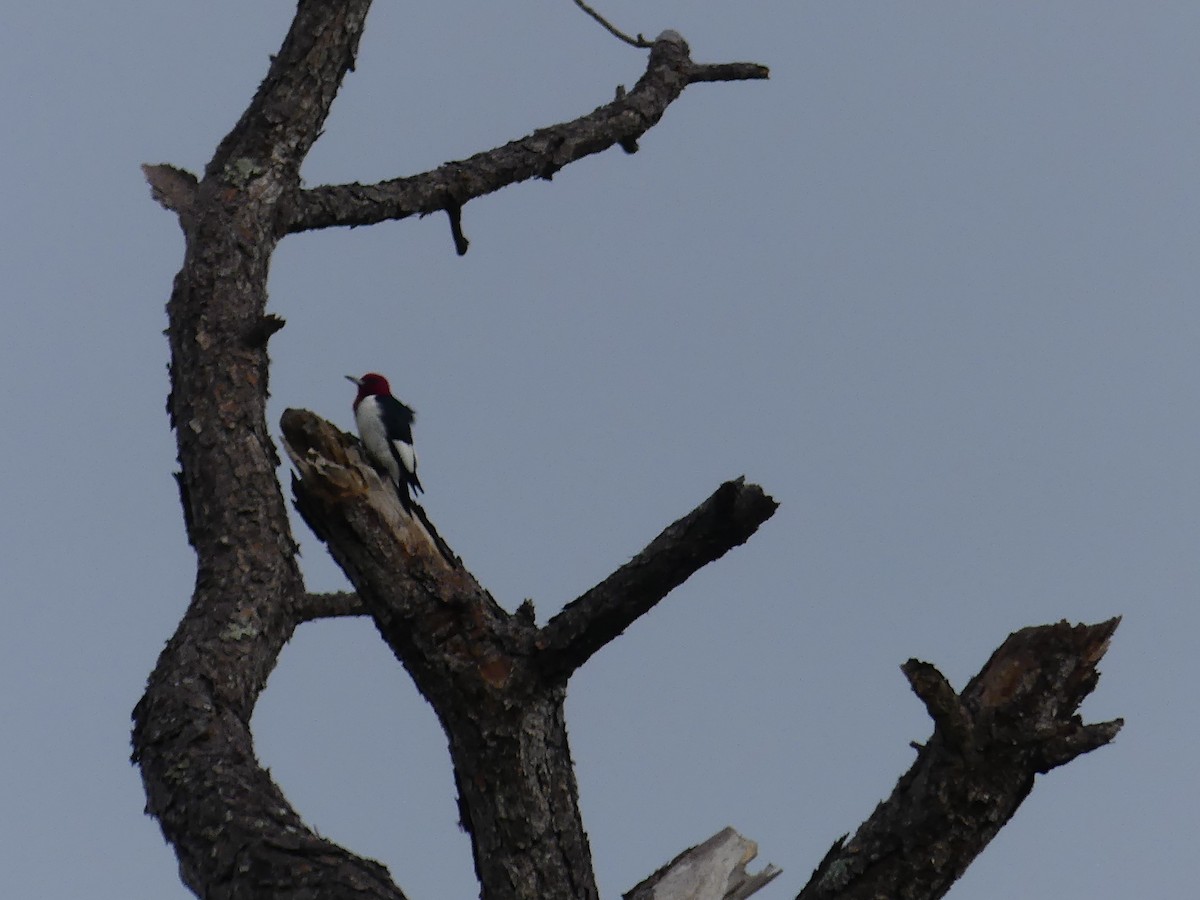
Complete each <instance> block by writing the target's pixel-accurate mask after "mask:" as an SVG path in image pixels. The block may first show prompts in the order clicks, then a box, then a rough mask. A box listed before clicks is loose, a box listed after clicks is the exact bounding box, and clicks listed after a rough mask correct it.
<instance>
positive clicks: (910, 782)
mask: <svg viewBox="0 0 1200 900" xmlns="http://www.w3.org/2000/svg"><path fill="white" fill-rule="evenodd" d="M1119 621H1120V619H1110V620H1109V621H1107V622H1101V623H1100V624H1098V625H1075V626H1072V625H1068V624H1067V623H1066V622H1060V623H1058V624H1057V625H1043V626H1040V627H1037V628H1024V629H1022V630H1021V631H1018V632H1016V633H1015V634H1012V635H1009V638H1008V640H1006V641H1005V642H1004V643H1003V644H1002V645H1001V646H1000V648H999V649H998V650H996V652H995V653H993V654H992V658H991V659H989V660H988V662H987V664H986V665H985V666H984V667H983V669H982V671H980V673H979V674H978V675H976V676H975V677H974V678H973V679H972V680H971V683H970V684H969V685H967V687H966V690H964V691H963V692H962V693H961V694H958V695H956V694H954V692H953V690H952V689H951V688H950V686H949V684H948V683H947V682H946V679H945V678H944V676H942V674H941V673H940V672H938V671H937V669H935V668H934V667H933V666H931V665H929V664H928V663H921V662H917V661H916V660H909V661H908V662H907V663H906V664H905V665H904V667H903V668H904V672H905V675H906V676H907V677H908V679H909V682H910V683H911V685H912V687H913V690H914V691H915V692H916V693H917V695H918V696H919V697H920V698H921V700H922V701H923V702H924V703H925V706H926V708H927V709H928V710H929V712H930V715H931V716H932V717H933V720H934V723H935V724H934V732H933V736H932V737H931V738H930V739H929V741H928V742H927V743H926V744H925V746H923V747H921V748H920V751H919V753H918V754H917V760H916V762H915V763H914V764H913V767H912V768H911V769H910V770H909V771H908V773H907V774H905V775H904V776H903V777H902V778H901V779H900V781H899V783H898V784H897V785H896V789H895V790H894V791H893V792H892V795H891V797H889V798H888V799H887V800H885V801H884V802H883V803H881V804H879V806H878V807H877V808H876V809H875V812H874V813H873V814H872V815H871V817H870V818H869V819H868V820H867V821H866V822H864V823H863V824H862V826H861V827H860V828H859V829H858V831H857V832H856V833H855V835H854V837H852V838H851V839H850V840H849V841H846V840H845V839H844V838H843V839H841V840H839V841H837V842H836V843H835V844H834V845H833V848H832V849H831V850H830V851H829V853H828V854H827V855H826V856H825V859H823V860H822V861H821V864H820V865H819V866H818V867H817V870H816V871H815V872H814V873H813V876H812V879H811V880H810V881H809V883H808V885H807V886H806V887H805V888H804V890H803V891H801V892H800V895H799V897H798V898H797V900H835V898H844V897H900V898H914V900H915V898H921V900H928V898H937V897H941V896H942V895H944V894H945V893H946V891H948V890H949V889H950V886H951V885H952V884H953V883H954V882H955V880H956V879H957V878H958V877H959V876H960V875H962V873H963V872H964V871H966V868H967V866H968V865H969V864H970V863H971V861H972V860H973V859H974V858H975V857H976V856H978V855H979V853H980V852H981V851H982V850H983V848H984V847H985V846H987V843H988V842H989V841H990V840H991V839H992V838H993V837H994V836H995V835H996V833H997V832H998V831H999V830H1000V829H1001V828H1002V827H1003V826H1004V825H1005V824H1006V823H1007V822H1008V820H1009V819H1011V818H1012V816H1013V814H1014V813H1015V812H1016V811H1017V807H1019V806H1020V805H1021V802H1022V801H1023V800H1024V799H1025V797H1026V796H1027V795H1028V794H1029V792H1030V790H1032V788H1033V781H1034V777H1035V776H1036V775H1038V774H1041V773H1044V772H1048V771H1050V770H1051V769H1053V768H1055V767H1056V766H1060V765H1063V764H1064V763H1066V762H1069V761H1070V760H1071V759H1074V758H1075V757H1076V756H1079V755H1080V754H1081V753H1086V752H1087V751H1089V750H1093V749H1095V748H1097V747H1100V746H1103V745H1104V744H1107V743H1108V742H1109V741H1111V740H1112V739H1113V738H1114V737H1116V735H1117V732H1118V731H1120V729H1121V725H1122V722H1121V720H1120V719H1114V720H1113V721H1111V722H1103V723H1099V724H1094V725H1084V724H1083V723H1082V722H1081V721H1080V718H1079V716H1078V715H1077V713H1076V710H1077V709H1078V708H1079V704H1080V703H1082V702H1083V699H1084V698H1085V697H1086V696H1087V695H1088V694H1089V693H1091V691H1092V690H1093V689H1094V688H1095V686H1096V682H1097V679H1098V678H1099V674H1098V673H1097V671H1096V664H1097V663H1098V662H1099V661H1100V659H1101V657H1102V656H1103V655H1104V651H1105V650H1106V649H1107V647H1108V640H1109V638H1110V637H1111V636H1112V633H1113V631H1114V630H1115V629H1116V627H1117V624H1118V622H1119Z"/></svg>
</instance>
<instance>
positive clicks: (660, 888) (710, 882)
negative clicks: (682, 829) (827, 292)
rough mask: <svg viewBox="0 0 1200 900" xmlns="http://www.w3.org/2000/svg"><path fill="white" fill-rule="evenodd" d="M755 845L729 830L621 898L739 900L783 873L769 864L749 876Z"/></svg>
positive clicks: (697, 846)
mask: <svg viewBox="0 0 1200 900" xmlns="http://www.w3.org/2000/svg"><path fill="white" fill-rule="evenodd" d="M756 856H758V845H757V844H755V843H754V841H751V840H748V839H747V838H744V837H742V836H741V835H740V834H738V833H737V832H736V831H734V830H733V829H732V828H724V829H722V830H721V831H719V832H717V833H716V834H714V835H713V836H712V837H710V838H709V839H708V840H707V841H705V842H704V843H703V844H698V845H696V846H695V847H690V848H688V849H687V850H684V851H683V852H682V853H681V854H679V855H678V856H677V857H675V858H674V859H673V860H671V861H670V862H669V863H667V864H666V865H665V866H663V867H662V868H661V869H659V870H658V871H657V872H655V873H654V874H653V875H651V876H650V877H649V878H647V879H646V880H645V881H643V882H642V883H641V884H639V885H638V886H637V887H635V888H633V889H632V890H631V891H629V892H628V893H626V894H625V895H624V897H625V900H742V898H745V897H749V896H750V895H751V894H753V893H755V892H756V891H758V890H759V889H760V888H762V887H764V886H765V885H767V884H769V883H770V882H771V881H772V880H774V879H775V878H776V877H777V876H778V875H779V874H780V873H781V872H782V871H783V870H782V869H779V868H776V867H775V866H773V865H770V864H768V865H767V866H766V867H765V868H764V869H763V870H762V871H761V872H756V873H754V874H750V873H748V872H747V871H746V864H747V863H749V862H750V861H751V860H753V859H754V858H755V857H756Z"/></svg>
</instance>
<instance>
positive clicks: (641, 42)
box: [575, 0, 654, 50]
mask: <svg viewBox="0 0 1200 900" xmlns="http://www.w3.org/2000/svg"><path fill="white" fill-rule="evenodd" d="M575 5H576V6H578V7H579V8H580V9H582V10H583V11H584V12H585V13H587V14H588V15H589V16H591V17H592V18H593V19H595V20H596V21H597V22H599V23H600V24H601V25H603V26H604V29H605V30H606V31H607V32H608V33H609V34H611V35H612V36H613V37H615V38H620V39H621V40H623V41H624V42H625V43H627V44H628V45H629V46H631V47H640V48H642V49H643V50H648V49H649V48H650V47H653V46H654V42H653V41H648V40H646V39H645V38H644V37H642V36H641V35H640V34H639V35H638V36H637V37H635V38H633V37H630V36H629V35H627V34H626V33H625V32H623V31H621V30H620V29H619V28H617V27H615V26H614V25H613V24H612V23H611V22H609V21H608V20H607V19H606V18H604V16H602V15H600V13H598V12H596V11H595V10H594V9H592V8H591V7H590V6H588V5H587V4H586V3H584V2H583V0H575Z"/></svg>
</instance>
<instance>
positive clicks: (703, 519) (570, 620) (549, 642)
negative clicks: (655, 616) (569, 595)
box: [537, 478, 779, 679]
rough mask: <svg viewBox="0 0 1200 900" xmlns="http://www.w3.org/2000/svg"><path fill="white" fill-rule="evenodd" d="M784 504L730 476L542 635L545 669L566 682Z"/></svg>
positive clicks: (567, 608) (539, 640)
mask: <svg viewBox="0 0 1200 900" xmlns="http://www.w3.org/2000/svg"><path fill="white" fill-rule="evenodd" d="M778 506H779V504H778V503H776V502H775V501H774V500H773V499H771V498H770V497H769V496H767V495H766V494H765V493H764V492H763V489H762V488H760V487H759V486H758V485H756V484H746V482H745V479H744V478H738V479H735V480H734V481H727V482H725V483H724V484H722V485H721V486H720V487H719V488H717V490H716V491H715V492H714V493H713V495H712V496H711V497H709V498H708V499H707V500H705V501H704V502H703V503H701V504H700V505H699V506H698V507H696V508H695V509H694V510H692V511H691V512H690V513H688V514H687V515H686V516H684V517H683V518H682V519H680V520H679V521H677V522H675V523H674V524H672V525H669V526H667V528H666V529H665V530H664V531H663V532H662V533H661V534H660V535H659V536H658V537H656V538H655V539H654V540H653V541H651V542H650V544H649V545H647V547H646V549H645V550H643V551H642V552H641V553H639V554H638V555H637V556H635V557H634V558H633V559H631V560H630V561H629V562H627V563H626V564H625V565H623V566H621V568H619V569H617V571H616V572H614V573H613V574H612V575H609V576H608V577H607V578H606V579H604V580H603V581H602V582H600V583H599V584H598V585H596V586H595V587H594V588H592V589H591V590H589V591H588V592H587V593H585V594H583V595H582V596H581V597H579V598H578V599H577V600H573V601H572V602H571V603H569V604H567V605H566V606H565V607H564V608H563V610H562V612H560V613H559V614H558V615H556V616H555V617H554V618H552V619H551V620H550V621H549V622H547V623H546V625H545V627H544V628H542V630H541V631H540V632H539V633H538V638H537V646H538V648H539V651H540V653H539V660H540V665H541V667H542V669H543V670H544V671H545V672H546V673H547V674H548V675H549V676H551V677H558V678H563V679H566V678H568V677H569V676H570V675H571V673H572V672H574V671H575V670H576V669H578V668H579V667H580V666H581V665H583V664H584V663H585V662H587V660H588V659H589V658H590V657H591V656H592V654H594V653H595V652H596V651H597V650H599V649H600V648H601V647H603V646H604V645H605V644H607V643H608V642H609V641H611V640H613V639H614V638H615V637H617V636H618V635H619V634H621V632H623V631H624V630H625V629H626V628H628V627H629V626H630V625H631V624H633V622H634V620H635V619H637V618H638V617H639V616H641V615H644V614H645V613H646V612H648V611H649V610H650V609H652V608H653V607H654V605H655V604H657V603H658V602H659V601H660V600H662V599H663V598H664V597H665V596H666V595H667V594H669V593H670V592H671V591H672V590H674V589H675V588H676V587H678V586H679V585H681V584H683V582H684V581H686V580H687V579H688V578H689V577H691V575H692V574H693V573H694V572H696V571H697V570H698V569H700V568H701V567H703V566H705V565H707V564H708V563H710V562H712V561H713V560H715V559H719V558H720V557H722V556H724V555H725V554H726V553H727V552H729V551H730V550H732V549H733V548H734V547H736V546H738V545H739V544H744V543H745V542H746V541H747V540H749V539H750V536H751V535H752V534H754V532H756V531H757V530H758V527H759V526H760V525H762V523H763V522H765V521H766V520H767V519H769V518H771V516H772V515H773V514H774V513H775V510H776V509H777V508H778Z"/></svg>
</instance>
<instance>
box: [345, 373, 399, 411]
mask: <svg viewBox="0 0 1200 900" xmlns="http://www.w3.org/2000/svg"><path fill="white" fill-rule="evenodd" d="M346 378H347V379H349V380H350V381H353V382H354V383H355V384H357V385H358V396H357V397H355V398H354V408H355V409H358V404H359V403H360V402H361V401H362V400H363V398H364V397H373V396H379V397H388V396H391V393H392V388H391V385H389V384H388V380H387V379H386V378H384V377H383V376H382V375H379V374H376V373H375V372H368V373H367V374H366V375H364V376H363V377H362V378H355V377H354V376H353V375H347V376H346Z"/></svg>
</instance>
